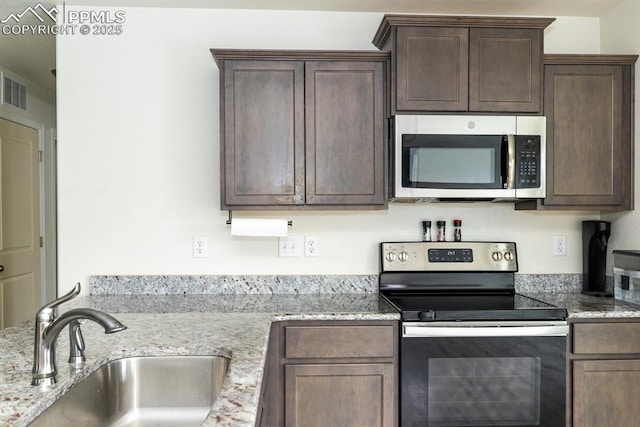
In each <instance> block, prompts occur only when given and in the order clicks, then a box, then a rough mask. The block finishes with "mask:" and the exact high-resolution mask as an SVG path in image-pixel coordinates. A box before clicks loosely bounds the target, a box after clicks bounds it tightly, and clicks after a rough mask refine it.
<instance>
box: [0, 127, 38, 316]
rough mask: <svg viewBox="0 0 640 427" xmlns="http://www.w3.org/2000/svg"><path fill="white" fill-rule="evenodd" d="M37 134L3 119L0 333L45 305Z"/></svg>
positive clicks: (0, 133) (0, 150)
mask: <svg viewBox="0 0 640 427" xmlns="http://www.w3.org/2000/svg"><path fill="white" fill-rule="evenodd" d="M38 141H39V133H38V131H37V130H35V129H32V128H29V127H26V126H22V125H19V124H17V123H14V122H11V121H9V120H5V119H1V118H0V266H1V267H0V270H2V271H0V328H4V327H7V326H12V325H15V324H16V323H18V322H20V321H22V320H26V319H29V318H31V317H33V316H34V315H35V312H36V310H37V309H38V306H39V305H40V293H41V286H40V188H39V187H40V185H39V184H40V180H39V165H38V147H39V144H38Z"/></svg>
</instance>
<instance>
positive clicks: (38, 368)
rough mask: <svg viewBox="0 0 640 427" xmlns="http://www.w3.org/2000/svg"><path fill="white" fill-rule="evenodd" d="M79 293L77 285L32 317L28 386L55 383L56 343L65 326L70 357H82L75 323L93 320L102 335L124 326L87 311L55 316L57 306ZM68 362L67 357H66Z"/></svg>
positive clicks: (124, 327) (71, 311) (117, 330)
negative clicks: (30, 362) (32, 332)
mask: <svg viewBox="0 0 640 427" xmlns="http://www.w3.org/2000/svg"><path fill="white" fill-rule="evenodd" d="M79 293H80V283H78V284H76V286H75V287H74V288H73V289H72V290H71V291H70V292H69V293H67V294H66V295H63V296H62V297H60V298H58V299H57V300H55V301H52V302H50V303H49V304H47V305H45V306H44V307H42V308H41V309H40V310H38V313H37V314H36V331H35V343H34V347H33V370H32V380H31V385H52V384H55V382H56V373H57V370H56V346H55V344H56V340H57V338H58V336H59V335H60V333H61V332H62V331H63V330H64V328H65V326H67V325H69V327H70V328H71V329H70V333H69V336H70V338H71V343H70V344H71V350H70V352H71V356H73V355H74V353H75V355H76V356H77V357H80V358H83V357H84V354H82V352H83V351H84V341H83V340H82V335H81V334H80V324H79V322H78V321H79V320H81V319H88V320H93V321H94V322H96V323H98V324H99V325H100V326H102V327H103V328H104V332H105V333H106V334H110V333H113V332H119V331H122V330H124V329H126V328H127V327H126V326H124V325H123V324H122V323H120V322H119V321H118V320H116V319H115V318H113V317H112V316H110V315H108V314H107V313H104V312H102V311H98V310H94V309H91V308H76V309H73V310H69V311H67V312H66V313H64V314H62V315H61V316H60V317H58V306H59V305H60V304H62V303H65V302H67V301H69V300H71V299H73V298H75V297H77V296H78V294H79ZM70 362H71V357H70Z"/></svg>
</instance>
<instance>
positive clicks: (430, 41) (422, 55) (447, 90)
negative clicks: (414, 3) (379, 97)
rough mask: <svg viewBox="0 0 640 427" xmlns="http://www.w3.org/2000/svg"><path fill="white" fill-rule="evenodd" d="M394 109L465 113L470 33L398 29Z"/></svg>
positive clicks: (421, 28) (410, 28) (453, 30)
mask: <svg viewBox="0 0 640 427" xmlns="http://www.w3.org/2000/svg"><path fill="white" fill-rule="evenodd" d="M397 31H398V32H397V60H396V61H397V63H396V67H397V74H396V100H395V102H396V109H397V110H398V111H412V110H413V111H420V110H422V111H467V109H468V99H469V96H468V80H469V76H468V70H469V29H467V28H447V27H399V28H398V30H397Z"/></svg>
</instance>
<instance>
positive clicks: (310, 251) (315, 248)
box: [304, 236, 320, 257]
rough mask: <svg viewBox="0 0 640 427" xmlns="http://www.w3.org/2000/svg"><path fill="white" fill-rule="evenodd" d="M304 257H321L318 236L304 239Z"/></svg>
mask: <svg viewBox="0 0 640 427" xmlns="http://www.w3.org/2000/svg"><path fill="white" fill-rule="evenodd" d="M304 256H306V257H316V256H320V238H319V237H318V236H306V237H305V238H304Z"/></svg>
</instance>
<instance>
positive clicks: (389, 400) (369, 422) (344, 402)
mask: <svg viewBox="0 0 640 427" xmlns="http://www.w3.org/2000/svg"><path fill="white" fill-rule="evenodd" d="M392 378H393V365H392V364H390V363H383V364H368V365H367V364H344V365H286V366H285V419H286V421H285V426H287V427H293V426H296V427H299V426H305V427H313V426H318V427H326V426H341V427H350V426H352V427H360V426H370V427H374V426H379V427H382V426H393V425H394V415H393V407H394V405H393V382H392V381H393V380H392Z"/></svg>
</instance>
